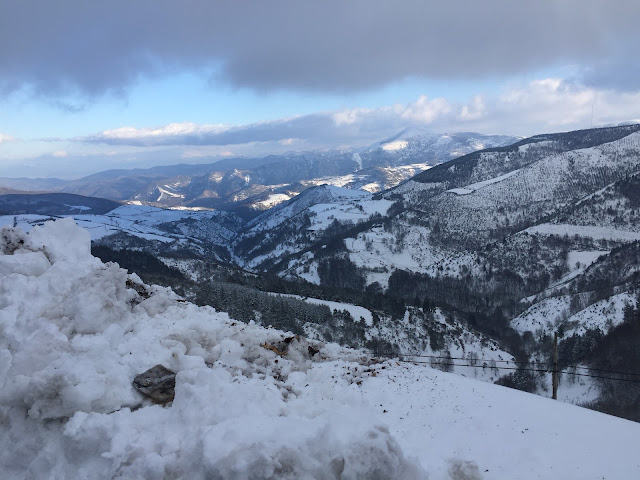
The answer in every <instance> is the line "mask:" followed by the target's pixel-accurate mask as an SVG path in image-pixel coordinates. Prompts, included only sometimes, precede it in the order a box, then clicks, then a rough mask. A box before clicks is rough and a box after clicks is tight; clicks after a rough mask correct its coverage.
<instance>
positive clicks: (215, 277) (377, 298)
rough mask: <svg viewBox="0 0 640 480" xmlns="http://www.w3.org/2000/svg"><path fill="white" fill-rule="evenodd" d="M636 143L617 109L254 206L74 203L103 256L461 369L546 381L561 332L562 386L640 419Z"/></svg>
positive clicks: (314, 329)
mask: <svg viewBox="0 0 640 480" xmlns="http://www.w3.org/2000/svg"><path fill="white" fill-rule="evenodd" d="M404 141H405V140H404V139H403V138H402V137H398V138H392V139H389V140H387V141H385V142H381V143H380V144H379V145H377V146H372V147H371V149H372V150H375V151H378V152H379V153H380V152H385V150H384V148H383V147H384V146H385V145H388V144H392V145H393V149H391V150H389V149H387V151H392V152H393V151H399V150H402V149H404V148H408V147H406V146H405V147H402V148H400V147H399V146H398V145H404V144H403V143H402V142H404ZM393 142H400V144H396V143H393ZM407 145H408V141H407ZM394 149H395V150H394ZM380 154H381V155H382V153H380ZM358 155H359V159H357V160H355V162H356V163H358V166H359V165H360V163H359V162H362V165H363V167H364V166H365V165H366V162H367V161H368V160H367V154H366V152H364V151H363V152H360V153H358ZM384 155H386V153H384ZM352 158H353V154H352ZM639 158H640V126H638V125H625V126H619V127H610V128H602V129H590V130H582V131H576V132H566V133H560V134H548V135H547V134H545V135H536V136H534V137H531V138H529V139H522V140H519V141H518V142H516V143H515V144H513V145H510V146H503V147H495V148H488V149H485V150H482V151H478V152H474V153H470V154H467V155H463V156H462V157H459V158H456V159H454V160H451V161H449V162H446V163H443V164H440V165H437V166H434V167H433V168H430V169H428V170H426V171H424V172H422V173H420V174H418V175H416V176H414V177H413V178H411V179H409V180H406V181H404V182H402V183H400V184H399V185H397V186H396V187H394V188H391V189H388V190H386V191H383V192H378V193H371V192H367V191H364V190H354V189H348V188H343V187H338V186H335V185H311V184H309V186H308V188H306V189H305V190H304V191H303V192H302V193H299V194H297V195H294V196H292V197H291V198H290V199H289V200H286V201H284V202H283V203H280V204H279V205H276V206H271V208H269V209H267V210H266V211H264V212H262V213H259V214H254V215H252V216H251V217H250V218H246V217H243V216H241V215H238V214H236V213H234V212H207V211H185V210H163V209H159V208H154V207H150V206H144V205H128V206H123V207H119V208H118V209H116V210H114V211H112V212H110V213H109V214H108V215H106V216H98V215H96V216H82V215H77V214H74V215H73V216H74V218H76V220H77V221H78V222H79V224H81V225H83V226H86V227H87V228H88V229H89V230H90V231H91V234H92V237H93V239H94V240H95V241H96V243H97V244H99V245H100V246H102V247H104V248H108V249H112V250H113V252H115V253H110V257H109V258H112V259H116V261H122V262H127V261H128V259H129V258H131V257H132V256H134V255H135V252H140V251H144V252H147V253H150V254H153V255H154V256H156V257H157V258H159V259H161V260H162V261H163V262H164V264H165V265H166V266H169V267H172V268H177V269H179V270H180V274H181V275H182V276H183V277H186V278H187V279H188V281H187V280H179V281H178V280H176V279H175V278H174V279H173V280H172V281H174V283H171V284H172V285H181V288H183V290H184V294H185V295H186V296H187V297H188V298H192V299H194V300H197V301H198V302H199V303H201V304H208V305H211V306H213V307H214V308H217V309H221V308H223V309H225V310H230V311H233V315H235V316H236V317H237V318H241V319H242V320H243V321H246V322H250V321H254V322H257V323H260V322H265V323H264V324H266V325H269V324H272V325H276V326H278V325H280V326H281V327H282V328H287V329H291V330H293V331H295V332H296V333H297V334H304V335H306V336H308V337H310V338H313V339H316V340H322V341H328V340H338V341H340V342H341V343H342V344H344V345H349V346H352V347H358V348H367V349H369V350H370V351H375V352H377V353H379V354H386V353H389V354H391V355H400V356H401V357H403V358H411V359H414V360H415V358H422V357H413V355H425V356H426V357H425V358H433V357H439V358H445V359H454V358H455V359H457V361H465V362H467V363H468V364H465V365H462V366H461V365H453V364H452V365H451V366H452V367H453V369H454V371H456V372H458V373H464V372H468V373H473V374H474V375H478V378H483V379H485V380H489V381H497V382H500V383H501V384H503V385H508V386H513V387H516V388H520V389H523V390H527V391H530V392H536V393H538V394H540V395H544V396H549V395H550V391H551V388H550V375H549V374H547V373H545V372H548V371H549V370H550V369H551V368H552V367H551V365H552V363H553V361H552V351H553V334H554V333H559V334H560V339H559V348H558V350H559V362H560V368H561V370H562V372H563V373H562V378H561V385H560V393H559V397H560V398H562V399H563V400H565V401H568V402H573V403H579V404H582V405H587V406H590V407H592V408H597V409H599V410H601V411H605V412H608V413H613V414H616V415H620V416H624V417H625V418H631V419H634V420H639V421H640V416H639V415H638V413H637V408H636V407H637V405H638V402H639V401H640V391H639V390H638V389H635V388H631V387H633V386H634V385H633V382H634V381H635V380H634V379H636V377H637V376H638V375H640V358H637V355H636V353H635V350H634V347H633V345H634V342H637V341H640V328H638V325H640V313H639V311H640V301H639V293H640V260H639V259H640V246H639V245H640V223H639V222H638V215H637V213H638V208H639V207H638V206H639V205H640V203H639V200H638V194H637V192H638V191H639V190H638V187H639V186H640V180H639V178H640V164H639V161H638V159H639ZM273 165H277V162H276V163H274V164H273ZM274 168H275V167H274ZM389 168H395V167H389ZM245 173H246V172H245ZM243 175H244V174H243V172H241V171H239V170H238V171H237V172H235V173H233V176H234V178H236V180H237V181H239V182H242V181H243V180H242V176H243ZM236 180H234V181H236ZM230 181H231V180H230ZM282 195H284V194H282ZM274 203H277V202H274ZM46 218H47V217H45V216H39V217H37V216H36V217H34V216H17V218H16V219H15V222H16V223H17V224H18V225H19V226H24V227H25V228H31V226H32V225H33V224H38V223H42V222H44V221H45V220H46ZM13 222H14V218H13V216H6V217H0V223H2V224H12V223H13ZM118 252H120V253H118ZM131 265H136V266H135V268H142V267H143V266H140V264H139V263H137V264H135V263H134V262H132V263H131ZM132 268H133V267H132ZM156 270H158V271H160V270H161V269H160V268H158V269H156ZM141 272H142V270H141ZM152 273H154V275H156V276H155V277H153V278H154V279H155V278H159V277H158V274H157V272H152ZM166 276H170V275H169V274H166ZM176 278H177V277H176ZM154 281H155V280H154ZM275 293H277V294H286V295H288V296H287V297H286V298H285V297H281V298H279V299H278V300H277V301H275V300H272V298H271V297H270V295H271V294H275ZM318 302H320V303H321V304H322V305H325V306H329V308H330V309H331V311H327V310H326V309H324V310H322V311H316V310H313V309H311V308H310V307H309V305H311V304H313V305H317V303H318ZM322 302H325V303H322ZM326 302H332V303H326ZM361 309H364V310H361ZM312 310H313V311H312ZM279 311H280V312H285V311H286V312H290V313H291V314H289V313H288V314H287V315H284V314H278V312H279ZM365 311H366V312H369V313H366V312H365ZM292 312H298V313H292ZM345 312H346V313H345ZM358 312H360V313H358ZM360 316H361V317H362V318H363V319H364V320H362V321H360V320H359V318H358V317H360ZM292 318H294V319H293V320H292ZM278 322H286V323H278ZM491 352H493V353H491ZM476 358H486V359H488V360H490V361H494V362H514V363H513V364H511V366H510V367H509V368H510V369H511V370H500V369H499V368H497V369H495V371H492V367H491V366H490V365H489V362H485V363H486V365H484V366H481V365H479V364H478V363H477V362H476V360H475V359H476ZM436 363H437V362H436ZM445 363H446V362H445ZM468 368H471V369H472V370H465V369H468ZM533 372H536V373H533ZM621 372H622V373H621ZM621 386H624V387H629V388H622V387H621Z"/></svg>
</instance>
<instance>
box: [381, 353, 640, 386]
mask: <svg viewBox="0 0 640 480" xmlns="http://www.w3.org/2000/svg"><path fill="white" fill-rule="evenodd" d="M378 356H382V357H392V356H393V357H395V356H399V357H405V358H407V357H409V358H410V357H417V358H431V359H438V360H464V361H474V362H495V363H507V364H509V363H512V364H514V365H532V366H537V367H541V366H545V367H547V368H546V369H544V370H541V369H526V368H521V367H517V368H513V367H499V366H490V365H473V364H447V363H434V362H421V361H417V360H416V361H411V360H404V361H405V362H408V363H427V364H431V365H456V366H461V367H463V366H469V367H474V368H497V369H501V370H524V371H534V372H540V371H543V372H548V373H550V372H552V370H553V369H552V364H551V363H547V362H528V361H518V360H496V359H493V358H473V359H472V358H464V357H448V356H439V355H422V354H413V353H412V354H402V353H397V354H393V353H391V352H384V353H378ZM401 361H403V360H401ZM571 368H574V369H579V370H589V371H593V372H601V373H610V374H614V375H629V376H634V377H640V373H635V372H621V371H619V370H606V369H602V368H595V367H581V366H577V365H567V366H566V367H564V368H563V369H561V370H558V373H566V374H567V375H578V376H583V377H593V378H609V377H604V376H596V375H588V374H584V373H575V372H567V371H566V369H571ZM611 379H612V380H618V379H617V378H611ZM625 381H626V380H625Z"/></svg>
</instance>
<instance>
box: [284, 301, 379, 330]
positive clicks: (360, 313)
mask: <svg viewBox="0 0 640 480" xmlns="http://www.w3.org/2000/svg"><path fill="white" fill-rule="evenodd" d="M273 295H279V296H283V297H292V298H297V299H299V300H304V301H305V302H307V303H311V304H314V305H326V306H327V307H329V308H330V309H331V311H334V310H338V311H342V310H346V311H347V312H349V314H350V315H351V317H352V318H353V319H354V320H355V321H356V322H358V321H360V319H361V318H363V319H364V322H365V323H366V324H367V326H369V327H370V326H371V325H373V315H372V313H371V311H370V310H368V309H366V308H364V307H361V306H359V305H353V304H351V303H343V302H333V301H331V300H322V299H321V298H311V297H301V296H300V295H291V294H282V293H277V294H276V293H274V294H273Z"/></svg>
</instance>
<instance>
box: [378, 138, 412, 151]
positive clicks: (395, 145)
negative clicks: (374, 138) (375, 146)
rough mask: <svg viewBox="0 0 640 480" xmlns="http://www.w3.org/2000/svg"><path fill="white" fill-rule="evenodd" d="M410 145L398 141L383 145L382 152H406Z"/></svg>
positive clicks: (404, 141) (403, 141)
mask: <svg viewBox="0 0 640 480" xmlns="http://www.w3.org/2000/svg"><path fill="white" fill-rule="evenodd" d="M407 145H409V142H407V141H406V140H396V141H394V142H389V143H385V144H383V145H382V150H384V151H385V152H395V151H396V150H404V149H405V148H407Z"/></svg>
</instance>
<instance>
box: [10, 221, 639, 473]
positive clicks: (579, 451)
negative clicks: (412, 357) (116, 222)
mask: <svg viewBox="0 0 640 480" xmlns="http://www.w3.org/2000/svg"><path fill="white" fill-rule="evenodd" d="M0 237H1V238H2V244H1V245H0V250H1V252H0V253H1V254H0V268H1V269H2V271H3V275H2V276H0V290H1V291H2V293H3V295H2V298H3V302H2V304H0V308H1V309H0V315H1V316H2V319H3V321H2V328H3V335H2V336H0V359H1V360H2V361H1V363H0V365H1V366H2V368H0V385H2V388H1V390H0V392H1V393H0V415H1V417H0V418H1V419H2V422H0V429H2V430H3V431H4V433H5V435H0V445H1V447H2V448H0V464H1V465H2V467H3V472H4V475H5V477H6V478H9V479H26V478H32V479H41V478H42V479H44V478H47V479H50V478H78V479H83V478H86V479H89V478H90V479H100V478H123V479H129V478H142V479H147V478H148V479H152V478H167V477H169V478H171V477H175V478H180V477H183V478H211V477H215V478H229V479H231V478H272V479H294V478H296V479H297V478H327V479H330V478H336V479H337V478H397V479H423V478H436V479H454V480H459V479H470V478H471V479H486V480H489V479H503V478H520V479H533V478H563V479H591V478H593V479H596V478H602V477H604V478H635V477H637V476H638V474H640V463H639V462H638V460H637V455H636V450H635V442H634V439H635V438H637V437H638V435H639V434H640V426H639V425H638V424H636V423H632V422H628V421H624V420H620V419H616V418H613V417H609V416H606V415H602V414H599V413H595V412H591V411H588V410H585V409H581V408H578V407H574V406H571V405H566V404H562V403H560V402H553V401H551V400H547V399H543V398H540V397H536V396H534V395H528V394H525V393H521V392H516V391H513V390H509V389H505V388H502V387H498V386H494V385H489V384H487V383H482V382H477V381H474V380H471V379H465V378H462V377H460V376H455V375H450V374H446V373H442V372H438V371H436V370H432V369H429V368H424V367H420V366H411V365H408V364H404V363H400V362H397V361H386V362H380V361H379V360H377V359H374V358H371V357H368V356H367V355H365V354H363V353H362V352H358V351H353V350H348V349H343V348H340V347H339V346H337V345H336V344H331V343H324V342H318V341H310V340H307V339H305V338H304V337H293V336H290V335H288V334H287V333H285V332H281V331H278V330H275V329H265V328H262V327H259V326H257V325H255V324H244V323H238V322H237V321H234V320H233V319H231V318H229V317H228V316H227V315H226V314H224V313H219V312H216V311H214V310H212V309H210V308H198V307H195V306H194V305H192V304H189V303H185V302H183V301H181V299H180V298H179V297H177V296H176V295H175V294H174V293H172V292H171V291H170V290H167V289H164V288H161V287H154V286H149V285H145V284H143V283H141V282H140V280H139V278H138V277H137V276H136V275H130V274H127V272H126V271H124V270H122V269H120V268H119V267H118V266H117V265H115V264H103V263H102V262H100V261H99V260H97V259H96V258H93V257H92V256H91V255H90V253H89V249H90V243H89V242H90V236H89V234H88V233H87V232H86V231H84V230H82V229H79V228H78V227H76V226H75V225H74V224H73V221H71V220H61V221H58V222H55V223H51V222H50V223H46V224H45V225H44V226H43V227H36V228H33V229H32V230H31V233H30V234H29V235H25V234H24V233H23V232H22V231H21V230H20V229H13V228H11V227H7V228H4V229H3V230H2V235H0ZM35 292H38V293H39V294H38V295H34V293H35ZM158 364H162V365H164V367H165V368H167V369H170V370H171V371H172V372H175V386H173V385H174V384H173V380H172V381H171V383H170V386H167V385H169V384H167V383H165V384H163V385H165V387H164V388H165V390H163V391H164V392H165V393H167V394H169V393H170V394H171V397H170V398H169V397H167V398H168V401H167V400H166V399H165V400H163V404H162V405H161V404H154V401H153V400H151V399H150V398H145V397H144V396H143V395H142V394H141V393H139V390H137V389H136V388H135V386H134V378H135V379H136V380H135V382H142V380H138V377H136V376H137V375H138V374H140V373H142V372H144V371H145V370H147V369H149V368H150V367H153V366H154V365H158ZM166 375H169V374H168V373H166V372H165V376H166ZM167 378H173V377H172V376H171V375H169V377H167ZM165 382H168V380H165ZM141 385H142V384H140V383H138V388H140V389H141V390H143V391H146V392H148V393H147V394H150V395H155V394H152V393H150V390H149V388H151V387H149V385H150V384H149V383H146V384H145V385H147V387H142V386H141ZM145 388H146V389H147V390H145ZM152 398H157V397H155V396H154V397H152ZM156 401H159V400H156ZM585 452H588V453H589V454H588V455H585Z"/></svg>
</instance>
